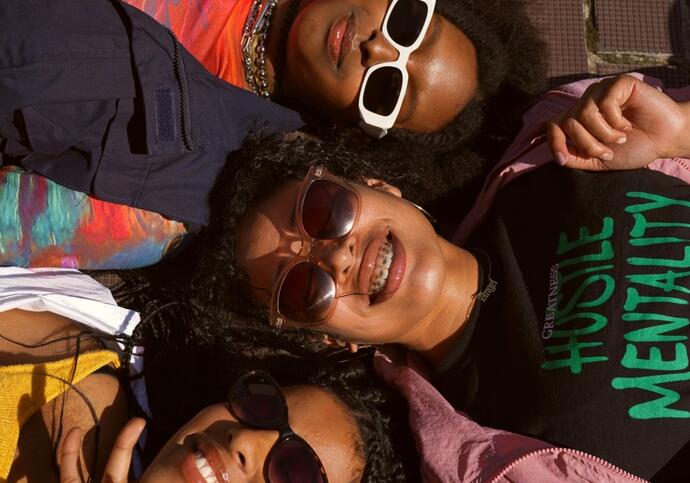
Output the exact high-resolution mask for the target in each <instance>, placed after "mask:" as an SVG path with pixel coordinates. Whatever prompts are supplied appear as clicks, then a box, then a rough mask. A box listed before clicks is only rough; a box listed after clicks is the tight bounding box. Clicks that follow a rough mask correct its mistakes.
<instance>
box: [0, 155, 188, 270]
mask: <svg viewBox="0 0 690 483" xmlns="http://www.w3.org/2000/svg"><path fill="white" fill-rule="evenodd" d="M186 233H187V232H186V229H185V227H184V225H183V224H182V223H179V222H176V221H171V220H168V219H167V218H165V217H163V216H161V215H159V214H158V213H154V212H151V211H146V210H141V209H137V208H132V207H129V206H125V205H117V204H113V203H107V202H104V201H101V200H97V199H95V198H92V197H89V196H88V195H86V194H84V193H80V192H77V191H73V190H70V189H68V188H65V187H63V186H60V185H58V184H56V183H53V182H52V181H49V180H47V179H46V178H43V177H41V176H38V175H36V174H31V173H27V172H24V171H22V170H20V169H18V168H14V167H9V168H2V169H0V265H16V266H22V267H68V268H80V269H88V270H100V269H112V268H123V269H125V268H136V267H142V266H146V265H152V264H154V263H156V262H158V261H160V260H161V259H162V258H163V257H165V255H166V254H167V253H169V252H170V250H171V249H172V248H174V247H176V246H177V245H178V244H179V243H180V242H181V240H182V238H183V237H184V236H185V234H186Z"/></svg>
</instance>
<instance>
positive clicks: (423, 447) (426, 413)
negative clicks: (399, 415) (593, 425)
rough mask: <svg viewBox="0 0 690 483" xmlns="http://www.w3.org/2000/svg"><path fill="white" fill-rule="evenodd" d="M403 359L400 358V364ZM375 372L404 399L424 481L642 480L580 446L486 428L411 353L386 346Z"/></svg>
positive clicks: (598, 482) (606, 482)
mask: <svg viewBox="0 0 690 483" xmlns="http://www.w3.org/2000/svg"><path fill="white" fill-rule="evenodd" d="M401 362H404V363H401ZM375 364H376V370H377V372H378V373H379V374H380V375H381V376H382V377H383V378H384V379H385V380H386V381H387V382H388V383H389V384H390V385H391V386H393V387H394V388H396V389H397V390H399V391H400V392H401V393H402V394H403V396H404V397H405V398H406V399H407V403H408V406H409V421H410V428H411V429H412V433H413V434H414V436H415V439H416V443H417V450H418V451H419V454H420V456H421V472H422V479H423V481H425V482H433V483H436V482H442V483H451V482H471V483H484V482H487V483H489V482H491V483H551V482H555V481H558V482H563V483H583V482H592V483H595V482H596V483H631V482H644V481H645V480H643V479H641V478H638V477H636V476H634V475H632V474H630V473H628V472H626V471H624V470H622V469H620V468H618V467H616V466H614V465H612V464H610V463H607V462H606V461H604V460H602V459H601V458H597V457H595V456H591V455H588V454H586V453H583V452H581V451H575V450H571V449H567V448H556V447H553V446H551V445H550V444H548V443H545V442H543V441H539V440H536V439H533V438H529V437H527V436H521V435H519V434H514V433H510V432H508V431H501V430H498V429H492V428H487V427H484V426H481V425H479V424H477V423H475V422H474V421H472V420H471V419H470V418H469V417H467V416H466V415H465V414H463V413H461V412H460V411H456V410H455V409H454V408H453V406H451V405H450V403H448V402H447V401H446V400H445V399H444V398H443V396H441V394H440V393H439V392H438V391H437V390H436V389H435V388H434V387H433V386H432V385H431V383H429V382H428V381H427V380H426V379H425V378H424V377H423V376H422V375H421V371H419V372H418V371H417V370H415V369H413V368H412V366H418V364H417V362H416V361H415V360H414V355H413V354H412V353H410V352H408V353H407V354H403V353H397V352H394V351H389V350H386V354H385V355H384V354H383V353H378V354H377V355H376V359H375Z"/></svg>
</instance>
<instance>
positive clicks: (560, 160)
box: [556, 153, 568, 166]
mask: <svg viewBox="0 0 690 483" xmlns="http://www.w3.org/2000/svg"><path fill="white" fill-rule="evenodd" d="M556 163H558V165H559V166H565V165H566V164H568V158H566V157H565V156H564V155H563V153H556Z"/></svg>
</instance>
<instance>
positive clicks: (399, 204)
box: [236, 180, 450, 343]
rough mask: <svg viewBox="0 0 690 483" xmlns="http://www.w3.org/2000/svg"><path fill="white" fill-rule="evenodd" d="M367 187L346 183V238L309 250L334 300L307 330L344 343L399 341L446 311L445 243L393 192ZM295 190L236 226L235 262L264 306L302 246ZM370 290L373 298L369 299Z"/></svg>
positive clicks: (294, 185)
mask: <svg viewBox="0 0 690 483" xmlns="http://www.w3.org/2000/svg"><path fill="white" fill-rule="evenodd" d="M368 184H369V185H370V186H371V187H370V186H367V185H364V184H359V183H351V186H352V187H353V189H354V190H356V192H357V193H358V194H359V197H360V200H361V207H360V215H359V218H358V221H357V223H356V224H355V225H354V227H353V229H352V231H351V232H350V233H349V235H348V236H346V237H345V238H343V239H341V240H339V241H338V242H333V243H326V244H323V245H322V246H321V247H319V249H318V250H312V252H311V257H312V259H313V260H315V261H316V262H317V263H318V264H320V265H321V266H323V267H325V268H327V269H328V271H329V272H330V273H332V274H333V276H334V278H335V281H336V284H337V294H338V299H337V301H336V304H335V308H334V309H333V312H332V314H331V316H330V317H329V318H328V319H327V320H325V321H323V322H321V323H319V324H318V325H311V326H310V327H312V328H315V329H317V330H322V331H325V332H328V333H331V334H336V335H338V336H340V337H342V338H344V339H346V340H348V341H350V342H366V343H388V342H399V343H406V342H407V341H408V339H409V338H414V337H415V333H416V332H417V331H421V330H422V328H423V327H424V325H425V324H429V323H431V321H433V320H435V319H436V318H437V317H439V313H440V311H441V310H442V308H443V307H445V306H446V305H447V304H446V302H447V301H446V300H445V299H446V298H448V297H449V296H450V295H449V290H448V287H447V284H446V277H447V275H448V270H447V263H446V257H445V252H444V250H443V247H442V246H443V244H444V243H445V244H447V242H445V241H444V240H443V239H441V238H440V237H438V236H437V235H436V233H435V232H434V229H433V227H432V226H431V224H430V223H429V222H428V220H427V219H426V217H425V216H424V215H423V214H422V213H421V212H420V211H419V210H418V209H417V208H415V207H414V206H413V205H412V204H410V203H409V202H407V201H405V200H403V199H402V198H401V197H400V194H399V191H397V190H396V189H395V188H393V187H391V186H389V185H387V184H385V183H383V182H381V181H378V180H369V182H368ZM300 186H301V183H300V182H299V181H289V182H286V183H284V184H283V185H282V186H280V187H279V188H278V189H276V190H275V191H274V192H273V193H272V194H271V195H270V196H269V197H268V198H266V199H264V200H262V201H260V202H258V203H255V204H254V205H252V206H251V207H250V209H249V210H248V211H247V213H246V214H245V215H244V217H243V218H242V220H241V222H240V228H239V237H238V244H237V252H236V253H237V263H238V265H239V266H240V267H241V268H242V269H243V270H244V271H245V272H246V273H247V275H248V278H249V283H250V285H251V286H252V287H253V288H254V293H255V296H256V297H257V298H258V299H259V300H260V301H261V302H262V303H265V304H269V303H270V300H271V292H272V291H273V290H274V286H275V283H276V280H277V278H278V277H279V275H280V272H281V269H282V267H284V266H285V264H286V263H289V262H290V260H292V259H293V258H294V257H295V255H296V253H298V252H299V251H300V249H301V246H302V243H301V237H300V234H299V231H298V228H297V226H296V222H295V216H294V211H295V206H296V202H297V197H298V194H299V191H300ZM382 247H383V248H382ZM385 258H389V259H388V260H384V259H385ZM384 265H385V266H386V270H385V274H384V273H383V272H384V270H383V269H382V266H384ZM381 277H383V278H381ZM381 287H383V289H381ZM376 290H381V292H380V293H379V295H374V296H372V295H370V294H372V292H375V291H376ZM295 322H298V321H289V322H288V323H295Z"/></svg>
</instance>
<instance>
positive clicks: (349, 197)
mask: <svg viewBox="0 0 690 483" xmlns="http://www.w3.org/2000/svg"><path fill="white" fill-rule="evenodd" d="M357 205H358V202H357V197H356V196H355V194H354V193H353V192H352V191H350V190H348V189H346V188H345V187H343V186H341V185H339V184H337V183H334V182H332V181H328V180H325V179H317V180H316V181H314V182H312V183H311V184H310V185H309V188H307V193H306V194H305V196H304V204H303V205H302V225H303V226H304V229H305V230H306V232H307V234H308V235H309V236H310V237H312V238H318V239H319V240H332V239H334V238H340V237H343V236H345V235H347V234H348V233H350V231H352V227H353V225H354V224H355V218H356V216H357Z"/></svg>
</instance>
